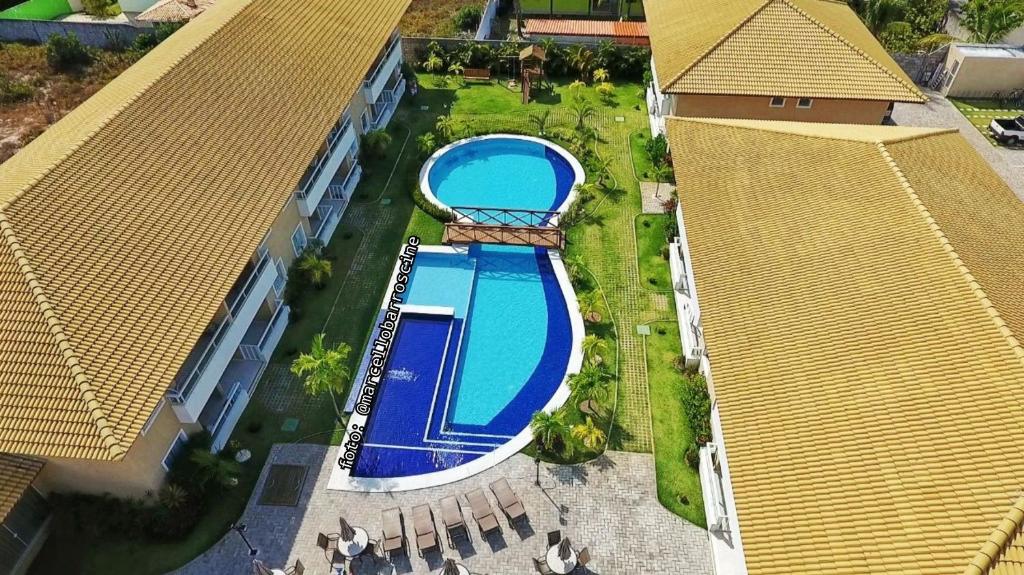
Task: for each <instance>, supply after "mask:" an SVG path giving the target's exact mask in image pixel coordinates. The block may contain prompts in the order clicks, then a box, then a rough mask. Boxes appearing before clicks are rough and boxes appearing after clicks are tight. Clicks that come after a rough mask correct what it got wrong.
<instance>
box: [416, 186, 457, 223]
mask: <svg viewBox="0 0 1024 575" xmlns="http://www.w3.org/2000/svg"><path fill="white" fill-rule="evenodd" d="M412 201H413V202H414V203H415V204H416V206H418V207H419V209H421V210H423V211H424V212H426V213H427V215H429V216H430V217H432V218H434V219H435V220H437V221H439V222H450V221H452V214H451V212H449V211H448V210H445V209H443V208H440V207H438V206H436V205H434V204H433V203H431V202H430V200H428V199H427V196H424V195H423V190H421V189H420V187H419V186H415V187H414V188H413V189H412Z"/></svg>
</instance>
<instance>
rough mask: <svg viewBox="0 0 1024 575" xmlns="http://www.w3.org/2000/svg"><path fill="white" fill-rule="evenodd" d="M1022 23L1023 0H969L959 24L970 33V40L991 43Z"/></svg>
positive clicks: (1023, 20)
mask: <svg viewBox="0 0 1024 575" xmlns="http://www.w3.org/2000/svg"><path fill="white" fill-rule="evenodd" d="M1021 24H1024V0H969V1H968V2H967V4H966V5H964V9H963V12H962V13H961V15H960V25H961V26H963V27H964V29H966V30H967V31H968V32H970V33H971V37H970V41H971V42H980V43H983V44H993V43H996V42H999V41H1000V40H1002V39H1003V38H1005V37H1006V35H1007V34H1009V33H1010V32H1012V31H1014V30H1016V29H1017V28H1019V27H1020V26H1021Z"/></svg>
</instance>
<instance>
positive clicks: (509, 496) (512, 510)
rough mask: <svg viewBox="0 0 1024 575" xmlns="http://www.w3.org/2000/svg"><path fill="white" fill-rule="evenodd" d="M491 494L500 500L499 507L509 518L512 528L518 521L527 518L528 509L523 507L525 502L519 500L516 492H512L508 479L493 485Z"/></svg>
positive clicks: (502, 479) (500, 480)
mask: <svg viewBox="0 0 1024 575" xmlns="http://www.w3.org/2000/svg"><path fill="white" fill-rule="evenodd" d="M491 492H492V493H494V497H496V498H497V499H498V506H499V507H501V511H502V513H504V514H505V517H506V518H508V524H509V525H510V526H511V525H512V524H513V522H515V521H516V520H518V519H522V518H525V517H526V508H525V507H523V502H522V501H520V500H519V496H518V495H516V492H515V491H512V486H511V485H509V484H508V479H505V478H504V477H502V478H501V479H499V480H497V481H495V482H494V483H492V484H491Z"/></svg>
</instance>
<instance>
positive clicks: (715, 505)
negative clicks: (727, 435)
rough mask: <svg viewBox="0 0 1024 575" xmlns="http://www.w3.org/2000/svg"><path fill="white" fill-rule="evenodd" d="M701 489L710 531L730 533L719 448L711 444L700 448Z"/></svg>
mask: <svg viewBox="0 0 1024 575" xmlns="http://www.w3.org/2000/svg"><path fill="white" fill-rule="evenodd" d="M699 470H700V487H701V493H702V494H703V498H704V513H705V514H706V516H707V521H708V529H709V530H711V531H722V532H728V531H729V511H728V508H727V507H726V504H725V489H724V488H723V486H722V468H721V466H720V464H719V461H718V448H717V447H716V446H715V444H713V443H709V444H707V445H704V446H703V447H701V448H700V466H699Z"/></svg>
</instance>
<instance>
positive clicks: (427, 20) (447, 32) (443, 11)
mask: <svg viewBox="0 0 1024 575" xmlns="http://www.w3.org/2000/svg"><path fill="white" fill-rule="evenodd" d="M466 6H479V7H480V8H481V9H482V8H483V7H484V2H483V1H481V0H412V4H411V5H410V6H409V10H407V11H406V13H405V15H404V16H402V21H401V23H400V24H399V26H400V27H401V29H402V34H404V35H406V36H429V37H431V38H456V37H459V33H458V30H456V29H455V24H454V23H453V22H452V16H453V15H455V13H456V12H458V11H459V9H460V8H464V7H466Z"/></svg>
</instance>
